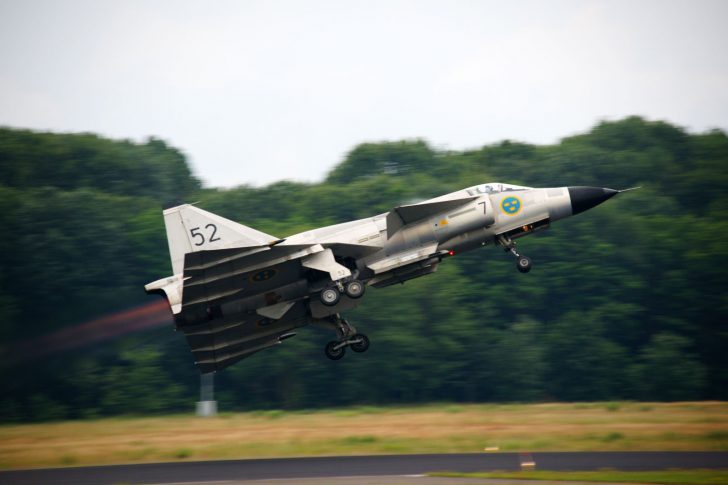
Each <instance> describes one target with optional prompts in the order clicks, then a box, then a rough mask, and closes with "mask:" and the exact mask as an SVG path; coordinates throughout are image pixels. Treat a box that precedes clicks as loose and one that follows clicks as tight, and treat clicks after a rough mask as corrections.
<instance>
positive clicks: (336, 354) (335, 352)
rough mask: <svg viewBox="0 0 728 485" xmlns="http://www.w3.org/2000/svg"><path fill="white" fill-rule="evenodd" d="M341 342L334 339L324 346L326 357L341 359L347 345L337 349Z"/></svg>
mask: <svg viewBox="0 0 728 485" xmlns="http://www.w3.org/2000/svg"><path fill="white" fill-rule="evenodd" d="M338 344H339V342H336V341H334V340H332V341H331V342H329V343H327V344H326V347H325V348H324V352H325V353H326V357H328V358H329V359H331V360H339V359H341V358H342V357H344V354H345V353H346V347H341V348H339V349H335V348H334V347H336V346H337V345H338Z"/></svg>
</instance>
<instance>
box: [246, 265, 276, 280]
mask: <svg viewBox="0 0 728 485" xmlns="http://www.w3.org/2000/svg"><path fill="white" fill-rule="evenodd" d="M276 273H278V271H276V270H274V269H271V268H268V269H263V270H260V271H258V272H257V273H254V274H252V275H250V281H254V282H256V283H260V282H261V281H266V280H269V279H271V278H273V277H274V276H275V275H276Z"/></svg>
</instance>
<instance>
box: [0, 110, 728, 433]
mask: <svg viewBox="0 0 728 485" xmlns="http://www.w3.org/2000/svg"><path fill="white" fill-rule="evenodd" d="M247 162H248V163H255V161H247ZM241 170H244V168H241ZM243 175H244V174H243ZM489 181H500V182H506V183H515V184H520V185H528V186H538V187H549V186H565V185H567V186H568V185H595V186H604V187H611V188H616V189H621V188H627V187H633V186H638V185H639V186H642V189H640V190H638V191H634V192H629V193H625V194H621V195H619V196H618V197H615V198H614V199H612V200H610V201H609V202H608V203H606V204H603V205H602V206H599V207H598V208H596V209H593V210H591V211H588V212H586V213H585V214H582V215H578V216H576V217H574V218H569V219H566V220H563V221H559V222H557V223H555V224H554V225H553V227H552V228H551V229H549V230H548V231H546V232H544V233H541V234H539V235H534V236H531V237H527V238H524V239H521V240H520V241H519V247H520V249H521V251H522V252H523V253H525V254H527V255H528V256H530V257H531V258H532V259H533V260H534V269H533V270H532V271H531V273H529V274H526V275H524V274H520V273H518V272H517V271H516V269H515V265H514V263H513V260H512V258H511V257H509V256H508V255H506V254H504V252H503V251H502V250H498V249H494V248H493V247H487V248H485V249H481V250H476V251H473V252H470V253H465V254H461V255H458V256H456V257H455V258H451V259H448V260H447V261H445V262H443V264H442V265H441V266H440V269H439V270H438V272H437V273H436V274H434V275H431V276H428V277H425V278H420V279H417V280H413V281H410V282H407V283H406V284H404V285H401V286H395V287H390V288H385V289H381V290H377V289H373V288H370V289H369V291H368V293H367V297H366V298H365V301H364V303H363V304H362V306H361V307H360V308H358V309H357V310H356V311H354V312H351V313H350V314H348V315H347V317H348V318H349V320H350V321H352V323H353V324H354V325H355V326H356V327H357V328H358V329H359V330H360V331H362V332H365V333H367V334H368V335H369V337H370V339H371V341H372V346H371V348H370V350H369V351H368V352H367V353H366V354H361V355H359V354H354V353H349V354H348V355H347V356H346V357H345V358H344V359H343V360H342V361H339V362H331V361H329V360H328V359H326V357H325V356H324V354H323V346H324V344H325V343H326V342H327V341H328V340H331V338H332V337H333V335H329V334H328V333H327V332H325V331H323V330H320V329H317V328H304V329H301V330H300V331H299V332H298V336H297V337H296V338H293V339H289V340H287V341H286V342H285V343H284V344H283V345H280V346H278V347H276V348H274V349H270V350H267V351H265V352H261V353H259V354H256V355H254V356H252V357H250V358H248V359H246V360H244V361H242V362H240V363H238V364H236V365H234V366H232V367H231V368H229V369H226V370H224V371H222V372H221V373H219V374H218V375H217V376H216V389H217V396H216V397H217V399H218V400H219V401H220V406H221V408H222V409H224V410H232V409H256V408H311V407H324V406H338V405H352V404H367V403H376V404H386V403H395V402H396V403H417V402H428V401H468V402H473V401H477V402H481V401H543V400H576V401H581V400H584V401H594V400H616V399H642V400H684V399H726V398H728V352H726V350H725V349H726V348H728V325H727V321H728V318H727V317H728V283H727V280H726V278H725V276H724V270H723V263H724V262H725V261H726V260H728V241H727V240H726V239H727V237H726V234H728V136H726V134H725V133H723V132H722V131H718V130H715V131H710V132H707V133H702V134H690V133H687V132H686V131H685V130H683V129H681V128H679V127H676V126H673V125H671V124H668V123H665V122H651V121H646V120H644V119H641V118H638V117H631V118H627V119H624V120H620V121H616V122H602V123H600V124H598V125H597V126H595V127H594V128H593V129H591V131H589V132H588V133H586V134H582V135H578V136H573V137H569V138H566V139H564V140H562V141H561V142H560V143H558V144H555V145H548V146H535V145H528V144H523V143H517V142H510V141H504V142H502V143H498V144H495V145H489V146H484V147H483V148H481V149H477V150H472V151H463V152H459V151H441V150H435V149H433V148H432V147H430V146H429V145H428V144H427V143H426V142H424V141H399V142H383V143H366V144H362V145H359V146H357V147H355V148H354V149H353V150H352V151H351V152H350V153H349V154H348V155H347V156H346V158H345V159H344V160H343V161H342V162H341V163H340V164H339V165H338V166H336V167H335V168H334V169H333V170H332V171H331V172H330V174H329V175H328V177H327V178H326V180H324V181H323V182H321V183H318V184H302V183H295V182H278V183H275V184H272V185H269V186H266V187H262V188H254V187H247V186H241V187H238V188H234V189H229V190H220V189H211V188H202V187H201V185H200V183H199V181H198V180H196V179H195V178H194V176H193V175H192V174H191V172H190V169H189V167H188V165H187V162H186V160H185V157H184V155H183V154H182V153H181V152H180V151H179V150H177V149H175V148H173V147H170V146H167V145H166V144H165V143H164V142H162V141H160V140H156V139H150V140H149V141H147V142H145V143H140V144H139V143H132V142H128V141H112V140H107V139H103V138H100V137H98V136H95V135H90V134H80V135H59V134H48V133H35V132H30V131H20V130H14V129H0V224H1V227H2V228H3V236H2V237H1V238H0V268H2V271H1V272H0V357H3V358H2V359H1V360H2V362H3V363H2V364H1V365H0V373H1V374H2V375H0V379H2V394H1V395H0V420H3V421H13V420H24V421H30V420H41V419H60V418H79V417H81V418H83V417H93V416H99V415H109V414H123V413H154V412H171V411H189V410H191V409H192V405H193V404H192V403H193V402H194V401H195V400H197V392H198V379H199V377H198V374H197V371H196V369H195V368H194V366H193V364H192V359H191V355H190V354H189V350H188V348H187V344H186V342H185V341H184V338H183V337H182V336H181V335H179V334H177V333H175V332H174V331H173V327H172V325H171V324H170V326H169V327H164V328H157V329H154V330H148V331H146V332H140V333H133V334H130V335H125V336H122V337H120V338H117V339H115V340H111V341H104V342H101V343H95V344H91V345H89V346H86V347H83V348H80V349H74V350H73V351H70V352H58V353H53V354H50V355H45V356H43V357H40V358H32V354H33V350H32V349H28V342H37V340H34V339H36V338H37V337H39V336H43V335H47V334H49V333H51V332H55V331H57V330H59V329H62V328H65V327H71V326H74V325H77V324H79V323H82V322H86V321H88V320H90V319H92V318H94V317H98V316H99V315H103V314H107V313H110V312H115V311H121V310H124V309H128V308H130V307H133V306H135V305H140V304H144V303H149V302H150V301H154V298H155V297H147V296H146V295H145V294H144V292H143V288H142V287H143V285H144V284H145V283H148V282H150V281H152V280H156V279H158V278H160V277H163V276H167V275H169V274H170V273H171V269H170V263H169V257H168V254H167V242H166V237H165V233H164V225H163V221H162V217H161V205H162V204H163V203H165V202H168V201H170V200H173V199H181V200H186V201H199V205H200V207H202V208H204V209H206V210H210V211H212V212H216V213H219V214H220V215H222V216H225V217H228V218H231V219H234V220H237V221H239V222H241V223H243V224H246V225H249V226H253V227H255V228H257V229H260V230H262V231H265V232H268V233H271V234H274V235H277V236H280V237H284V236H287V235H290V234H293V233H296V232H300V231H303V230H306V229H309V228H313V227H318V226H322V225H327V224H334V223H337V222H342V221H346V220H351V219H356V218H361V217H367V216H371V215H374V214H377V213H381V212H385V211H387V210H389V209H390V208H391V207H393V206H395V205H398V204H402V203H411V202H413V201H416V200H422V199H425V198H428V197H432V196H436V195H440V194H443V193H446V192H449V191H453V190H456V189H459V188H463V187H466V186H470V185H475V184H479V183H485V182H489ZM18 349H21V350H22V351H23V352H26V353H28V355H29V356H28V357H27V358H25V359H22V360H20V361H18V360H17V359H15V358H9V356H11V355H14V353H15V354H17V352H18Z"/></svg>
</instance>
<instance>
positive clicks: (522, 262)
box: [516, 256, 531, 273]
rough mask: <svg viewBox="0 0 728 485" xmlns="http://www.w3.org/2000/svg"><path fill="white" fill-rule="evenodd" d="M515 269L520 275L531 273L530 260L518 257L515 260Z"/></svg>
mask: <svg viewBox="0 0 728 485" xmlns="http://www.w3.org/2000/svg"><path fill="white" fill-rule="evenodd" d="M516 267H517V268H518V271H520V272H521V273H528V272H529V271H531V258H529V257H528V256H518V258H517V259H516Z"/></svg>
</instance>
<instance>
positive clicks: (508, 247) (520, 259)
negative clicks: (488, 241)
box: [498, 235, 531, 273]
mask: <svg viewBox="0 0 728 485" xmlns="http://www.w3.org/2000/svg"><path fill="white" fill-rule="evenodd" d="M498 244H500V245H501V246H503V249H505V251H506V252H510V253H511V254H512V255H513V256H515V258H516V268H518V271H520V272H521V273H528V272H529V271H531V258H529V257H528V256H524V255H522V254H519V253H518V251H517V250H516V243H515V242H513V240H512V239H511V238H509V237H507V236H503V235H500V236H498Z"/></svg>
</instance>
